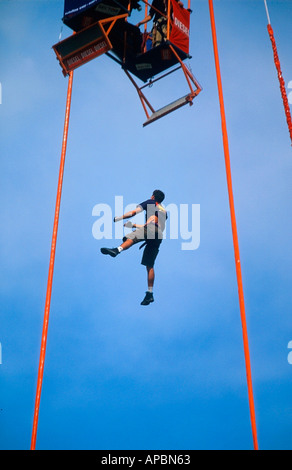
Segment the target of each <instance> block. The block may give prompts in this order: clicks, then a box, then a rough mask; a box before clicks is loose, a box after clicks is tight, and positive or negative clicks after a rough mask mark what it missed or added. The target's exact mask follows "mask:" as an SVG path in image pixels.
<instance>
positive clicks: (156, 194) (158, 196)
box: [152, 189, 165, 204]
mask: <svg viewBox="0 0 292 470" xmlns="http://www.w3.org/2000/svg"><path fill="white" fill-rule="evenodd" d="M152 198H153V199H155V201H156V202H158V204H160V203H161V202H162V201H163V199H164V198H165V195H164V193H163V192H162V191H160V189H155V191H153V194H152Z"/></svg>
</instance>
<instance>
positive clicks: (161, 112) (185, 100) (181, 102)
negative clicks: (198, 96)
mask: <svg viewBox="0 0 292 470" xmlns="http://www.w3.org/2000/svg"><path fill="white" fill-rule="evenodd" d="M186 104H189V105H192V104H193V103H192V98H191V96H190V94H187V95H185V96H183V97H182V98H179V99H178V100H175V101H173V102H172V103H169V104H168V105H166V106H163V108H160V109H158V110H157V111H155V112H154V113H153V114H152V115H151V116H150V117H149V119H147V121H145V122H144V124H143V127H145V126H147V125H148V124H151V123H152V122H154V121H156V120H157V119H160V118H162V117H163V116H166V114H169V113H171V112H173V111H175V110H176V109H178V108H181V107H182V106H185V105H186Z"/></svg>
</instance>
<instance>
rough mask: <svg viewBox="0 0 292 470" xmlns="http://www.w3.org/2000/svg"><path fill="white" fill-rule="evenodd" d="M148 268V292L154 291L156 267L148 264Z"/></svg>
mask: <svg viewBox="0 0 292 470" xmlns="http://www.w3.org/2000/svg"><path fill="white" fill-rule="evenodd" d="M146 269H147V282H148V292H153V285H154V278H155V274H154V268H150V266H146Z"/></svg>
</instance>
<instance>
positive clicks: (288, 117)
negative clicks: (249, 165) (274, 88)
mask: <svg viewBox="0 0 292 470" xmlns="http://www.w3.org/2000/svg"><path fill="white" fill-rule="evenodd" d="M267 28H268V33H269V36H270V39H271V43H272V48H273V53H274V62H275V66H276V69H277V73H278V79H279V83H280V90H281V95H282V100H283V104H284V110H285V114H286V120H287V124H288V129H289V134H290V139H291V145H292V119H291V113H290V107H289V102H288V98H287V93H286V88H285V81H284V78H283V75H282V70H281V64H280V59H279V56H278V51H277V45H276V41H275V37H274V31H273V28H272V26H271V25H270V24H268V26H267Z"/></svg>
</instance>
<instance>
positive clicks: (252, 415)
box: [209, 0, 258, 450]
mask: <svg viewBox="0 0 292 470" xmlns="http://www.w3.org/2000/svg"><path fill="white" fill-rule="evenodd" d="M209 9H210V18H211V29H212V38H213V47H214V57H215V66H216V74H217V82H218V93H219V102H220V112H221V121H222V135H223V147H224V155H225V166H226V177H227V186H228V196H229V206H230V215H231V226H232V237H233V245H234V256H235V266H236V276H237V284H238V295H239V307H240V316H241V324H242V334H243V347H244V356H245V366H246V377H247V388H248V398H249V408H250V418H251V427H252V436H253V443H254V449H255V450H257V449H258V441H257V430H256V419H255V408H254V399H253V390H252V377H251V365H250V355H249V346H248V335H247V326H246V315H245V306H244V295H243V286H242V275H241V265H240V253H239V244H238V235H237V227H236V217H235V208H234V200H233V189H232V178H231V166H230V155H229V144H228V135H227V126H226V117H225V109H224V100H223V88H222V80H221V72H220V63H219V53H218V44H217V34H216V25H215V15H214V7H213V0H209Z"/></svg>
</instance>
